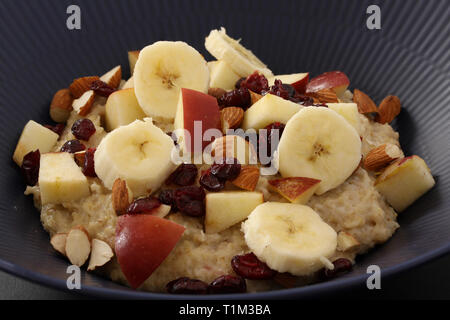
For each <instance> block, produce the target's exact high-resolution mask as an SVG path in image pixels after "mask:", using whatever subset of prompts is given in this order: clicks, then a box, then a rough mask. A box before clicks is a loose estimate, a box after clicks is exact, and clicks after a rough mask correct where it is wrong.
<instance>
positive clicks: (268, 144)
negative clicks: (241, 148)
mask: <svg viewBox="0 0 450 320" xmlns="http://www.w3.org/2000/svg"><path fill="white" fill-rule="evenodd" d="M285 127H286V126H285V125H284V124H283V123H281V122H274V123H271V124H269V125H268V126H267V127H265V128H264V129H266V130H267V131H266V135H264V134H260V135H259V148H260V150H261V148H263V150H264V148H265V149H266V155H267V157H272V149H273V150H275V149H276V148H277V147H278V145H274V146H272V135H274V134H275V133H278V141H279V139H281V135H282V134H283V131H284V128H285ZM260 152H261V151H260Z"/></svg>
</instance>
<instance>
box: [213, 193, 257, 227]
mask: <svg viewBox="0 0 450 320" xmlns="http://www.w3.org/2000/svg"><path fill="white" fill-rule="evenodd" d="M205 201H206V216H205V232H206V233H216V232H220V231H223V230H225V229H227V228H229V227H231V226H232V225H234V224H236V223H238V222H241V221H242V220H245V218H247V216H248V215H249V214H250V213H251V212H252V211H253V209H255V208H256V207H257V206H258V205H260V204H261V203H263V202H264V197H263V194H262V193H261V192H248V191H229V192H215V193H208V194H207V195H206V200H205Z"/></svg>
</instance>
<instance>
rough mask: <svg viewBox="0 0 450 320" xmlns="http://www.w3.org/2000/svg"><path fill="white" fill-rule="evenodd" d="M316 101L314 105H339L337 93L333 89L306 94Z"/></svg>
mask: <svg viewBox="0 0 450 320" xmlns="http://www.w3.org/2000/svg"><path fill="white" fill-rule="evenodd" d="M306 95H307V96H309V97H312V98H313V99H314V103H317V102H319V103H338V102H339V99H338V97H337V95H336V92H334V90H332V89H322V90H319V91H316V92H308V93H307V94H306Z"/></svg>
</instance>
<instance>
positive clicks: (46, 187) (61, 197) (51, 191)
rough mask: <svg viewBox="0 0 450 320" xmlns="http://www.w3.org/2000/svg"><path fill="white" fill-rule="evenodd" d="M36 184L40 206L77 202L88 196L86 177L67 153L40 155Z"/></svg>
mask: <svg viewBox="0 0 450 320" xmlns="http://www.w3.org/2000/svg"><path fill="white" fill-rule="evenodd" d="M38 183H39V187H40V189H41V201H42V204H47V203H63V202H67V201H72V200H78V199H80V198H83V197H86V196H88V195H89V194H90V190H89V183H88V181H87V178H86V176H85V175H84V174H83V173H82V172H81V169H80V167H78V166H77V164H76V163H75V161H74V159H73V155H72V154H70V153H68V152H54V153H45V154H43V155H41V163H40V168H39V180H38Z"/></svg>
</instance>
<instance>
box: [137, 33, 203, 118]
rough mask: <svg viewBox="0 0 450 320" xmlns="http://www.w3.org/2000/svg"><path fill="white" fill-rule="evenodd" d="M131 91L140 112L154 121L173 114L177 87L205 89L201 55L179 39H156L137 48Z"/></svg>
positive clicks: (178, 91)
mask: <svg viewBox="0 0 450 320" xmlns="http://www.w3.org/2000/svg"><path fill="white" fill-rule="evenodd" d="M133 79H134V91H135V94H136V98H137V100H138V102H139V105H140V106H141V108H142V109H143V110H144V112H145V113H146V114H147V115H148V116H149V117H152V118H154V119H155V120H157V121H165V122H170V121H173V119H174V118H175V113H176V109H177V103H178V97H179V93H180V89H181V88H187V89H192V90H196V91H200V92H203V93H207V92H208V86H209V69H208V65H207V64H206V61H205V59H204V58H203V56H202V55H201V54H200V53H199V52H198V51H197V50H195V49H194V48H192V47H191V46H189V45H188V44H187V43H185V42H181V41H176V42H174V41H158V42H155V43H153V44H152V45H149V46H147V47H145V48H144V49H142V50H141V52H140V53H139V58H138V60H137V62H136V66H135V68H134V74H133Z"/></svg>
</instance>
